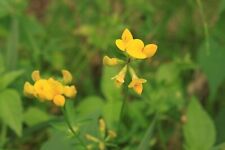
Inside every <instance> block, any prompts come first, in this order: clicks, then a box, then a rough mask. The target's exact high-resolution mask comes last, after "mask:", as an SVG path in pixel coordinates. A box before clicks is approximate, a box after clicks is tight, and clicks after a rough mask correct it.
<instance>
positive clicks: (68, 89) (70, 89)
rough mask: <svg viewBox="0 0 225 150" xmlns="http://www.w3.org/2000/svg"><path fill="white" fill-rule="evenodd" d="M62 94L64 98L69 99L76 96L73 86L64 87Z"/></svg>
mask: <svg viewBox="0 0 225 150" xmlns="http://www.w3.org/2000/svg"><path fill="white" fill-rule="evenodd" d="M63 94H64V95H65V96H66V97H70V98H72V97H75V96H76V94H77V90H76V87H75V86H74V85H73V86H64V88H63Z"/></svg>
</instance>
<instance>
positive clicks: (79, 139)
mask: <svg viewBox="0 0 225 150" xmlns="http://www.w3.org/2000/svg"><path fill="white" fill-rule="evenodd" d="M62 112H63V115H64V118H65V121H66V124H67V125H68V127H69V129H70V131H71V132H72V133H73V135H74V136H75V137H76V138H77V140H78V141H79V142H80V144H81V145H82V146H83V147H84V148H86V146H85V144H84V142H83V141H82V139H81V138H80V137H79V136H78V134H77V132H76V131H75V130H74V129H73V126H72V125H71V122H70V120H69V117H68V115H67V111H66V108H65V106H64V107H63V108H62Z"/></svg>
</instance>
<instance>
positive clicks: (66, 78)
mask: <svg viewBox="0 0 225 150" xmlns="http://www.w3.org/2000/svg"><path fill="white" fill-rule="evenodd" d="M62 75H63V81H64V83H65V84H69V83H71V81H72V79H73V77H72V75H71V73H70V72H69V71H68V70H62Z"/></svg>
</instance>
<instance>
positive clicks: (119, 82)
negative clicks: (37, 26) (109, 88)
mask: <svg viewBox="0 0 225 150" xmlns="http://www.w3.org/2000/svg"><path fill="white" fill-rule="evenodd" d="M126 73H127V65H126V66H124V67H123V68H122V69H121V71H120V72H119V73H118V74H117V75H116V76H114V77H112V79H114V80H115V83H116V86H117V87H120V86H121V85H122V84H123V83H124V78H125V76H126Z"/></svg>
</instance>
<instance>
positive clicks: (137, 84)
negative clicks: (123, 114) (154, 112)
mask: <svg viewBox="0 0 225 150" xmlns="http://www.w3.org/2000/svg"><path fill="white" fill-rule="evenodd" d="M129 71H130V74H131V76H132V81H131V82H130V84H129V85H128V87H129V88H133V90H134V91H135V92H136V93H137V94H139V95H141V93H142V91H143V85H142V84H143V83H146V82H147V80H145V79H141V78H138V76H137V75H136V73H135V72H134V70H133V69H132V68H131V67H130V68H129Z"/></svg>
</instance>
